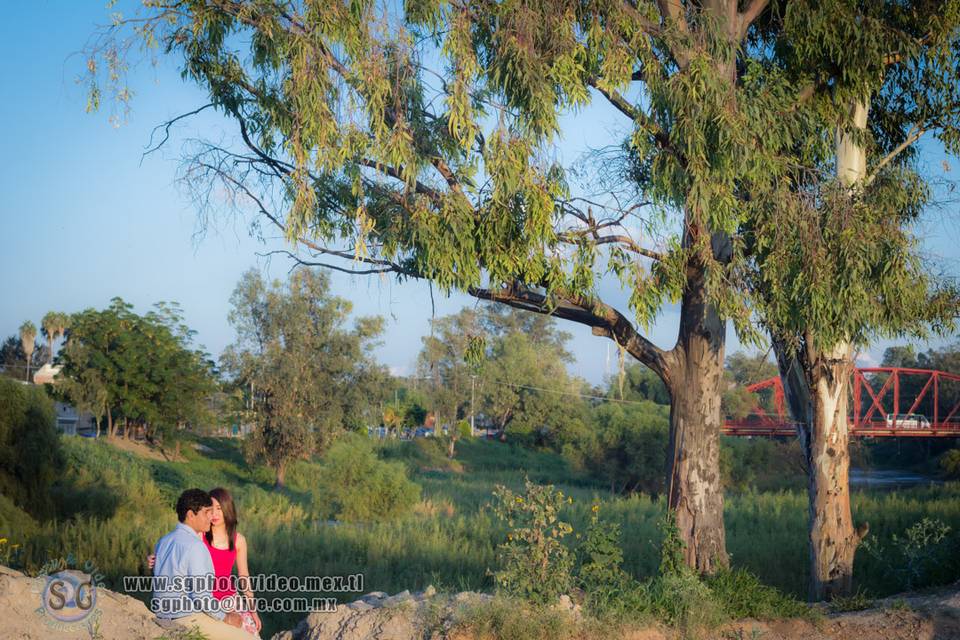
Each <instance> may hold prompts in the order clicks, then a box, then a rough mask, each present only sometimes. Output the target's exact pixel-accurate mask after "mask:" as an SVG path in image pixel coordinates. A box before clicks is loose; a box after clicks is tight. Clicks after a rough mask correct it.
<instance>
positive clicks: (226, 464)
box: [0, 437, 960, 633]
mask: <svg viewBox="0 0 960 640" xmlns="http://www.w3.org/2000/svg"><path fill="white" fill-rule="evenodd" d="M200 442H201V443H202V444H205V445H206V446H208V447H210V448H211V449H212V450H213V451H214V452H213V453H208V454H201V453H198V452H197V451H195V450H194V449H193V448H192V447H190V446H185V447H184V456H185V460H184V461H182V462H168V461H164V460H156V459H148V458H144V457H139V456H136V455H134V454H132V453H129V452H126V451H120V450H118V449H116V448H114V447H112V446H110V445H108V444H106V443H105V442H102V441H100V442H98V441H89V440H84V439H79V438H69V437H64V438H63V445H64V450H65V452H66V455H67V464H66V469H65V470H64V473H63V475H62V477H61V479H60V480H59V481H58V483H57V486H56V492H55V499H56V502H57V505H58V513H59V514H60V517H59V519H58V520H53V521H48V522H44V523H37V522H35V521H33V520H31V519H30V518H29V517H27V516H26V515H25V514H23V513H22V512H20V511H19V510H18V509H16V508H15V507H14V506H13V505H12V504H10V503H9V501H7V500H5V499H3V500H0V537H6V538H7V539H8V544H7V546H6V547H4V548H3V549H0V562H6V563H9V564H14V565H15V566H18V567H20V568H23V569H25V570H27V571H36V570H37V569H38V568H39V567H40V566H41V565H42V564H43V563H44V562H46V561H47V560H49V559H51V558H57V557H62V556H65V555H66V554H68V553H69V554H73V556H74V557H76V558H77V559H80V560H81V561H86V560H90V561H92V562H93V563H94V565H95V566H96V567H97V569H98V570H99V571H100V572H102V573H103V574H104V575H105V576H106V577H107V580H108V586H111V587H112V588H119V577H120V576H123V575H136V574H141V573H145V571H146V567H145V566H144V565H145V561H144V558H145V556H146V555H147V553H149V552H150V549H151V548H152V545H153V543H154V542H155V541H156V539H157V538H158V537H160V536H161V535H163V534H164V533H166V532H167V531H169V530H170V529H171V528H172V527H173V526H174V524H175V521H176V517H175V514H174V512H173V509H172V504H173V501H174V500H175V498H176V496H177V495H178V494H179V492H180V491H181V490H182V489H184V488H187V487H191V486H199V487H202V488H206V489H210V488H212V487H215V486H225V487H227V488H229V489H230V490H231V491H232V492H233V493H234V496H235V499H236V500H237V503H238V506H239V510H240V518H241V521H240V526H239V529H240V531H241V532H243V533H244V534H245V535H246V536H247V538H248V540H249V542H250V546H251V556H250V565H251V570H252V571H253V572H254V573H278V574H283V575H300V576H307V575H339V574H353V573H357V572H362V573H363V574H364V579H365V582H364V587H365V590H367V591H374V590H376V591H386V592H391V593H392V592H398V591H402V590H404V589H410V590H419V589H422V588H424V587H426V586H427V585H429V584H433V585H434V586H436V587H437V588H438V589H441V590H443V589H446V590H465V589H470V590H487V591H490V590H492V589H493V584H492V578H491V577H490V575H489V573H488V570H489V569H492V568H494V564H495V548H496V546H497V544H498V543H499V542H501V541H502V540H503V539H504V536H505V534H506V532H505V530H504V529H503V528H502V527H501V526H500V525H499V523H498V522H497V520H496V518H495V517H494V516H493V514H492V513H491V512H490V510H489V509H487V508H486V507H485V505H486V504H487V503H488V502H489V500H490V498H491V492H492V491H493V489H494V486H495V485H497V484H503V485H507V486H509V487H511V488H513V489H515V490H520V489H521V488H522V486H523V481H524V477H525V475H529V477H530V478H531V479H532V480H534V481H537V482H540V483H553V484H556V485H558V486H559V487H561V488H562V490H563V491H564V493H565V494H567V495H569V496H572V498H573V504H571V505H570V506H569V508H568V510H567V513H566V514H565V517H566V518H567V519H568V520H569V521H570V522H571V523H572V524H573V526H574V529H575V531H582V530H584V529H585V528H586V523H587V522H588V520H589V516H590V509H591V506H592V504H593V503H594V502H595V501H597V500H602V501H603V508H602V514H603V515H604V517H606V518H610V519H615V520H617V521H619V522H620V523H621V524H622V526H623V531H624V536H623V538H624V539H623V543H622V546H623V551H624V560H625V568H626V569H627V570H628V571H629V572H630V573H632V574H633V575H634V576H636V577H638V578H644V577H647V576H651V575H653V574H654V573H655V572H656V570H657V566H658V563H659V559H660V551H659V545H660V536H661V534H660V530H659V529H658V527H657V521H658V519H659V518H660V517H661V515H662V514H663V511H664V506H665V505H664V500H663V498H659V499H650V498H648V497H644V496H633V497H629V498H623V497H616V496H610V495H609V494H608V493H606V492H605V490H604V488H603V487H601V486H599V485H598V484H596V483H594V482H592V481H591V479H590V478H589V477H587V476H585V475H584V474H582V473H578V472H577V471H575V470H572V469H570V468H569V467H568V465H567V463H566V461H565V460H564V459H563V458H562V457H561V456H559V455H554V454H548V453H537V452H534V451H531V450H528V449H523V448H517V447H511V446H509V445H506V444H502V443H496V442H465V443H461V444H460V446H459V453H458V459H457V462H456V463H455V464H453V465H449V464H448V463H447V462H446V460H445V459H444V457H443V456H442V455H441V454H440V450H439V449H433V448H431V447H429V446H428V447H425V448H424V447H423V446H422V445H419V446H418V445H417V444H415V443H390V444H389V445H385V446H384V447H383V448H382V449H381V451H380V454H381V456H382V457H384V458H390V459H397V460H403V461H406V462H407V463H409V465H410V468H411V475H412V477H413V479H414V480H415V481H416V482H417V483H419V484H420V485H421V486H422V488H423V494H422V495H423V499H422V501H421V502H420V503H419V504H418V505H417V507H416V508H415V510H414V512H413V513H412V514H410V515H409V516H406V517H404V518H401V519H399V520H397V521H393V522H389V523H367V524H346V523H330V522H328V521H326V520H324V519H321V518H318V517H317V515H316V514H315V513H314V512H313V508H312V504H313V502H314V500H313V497H314V495H315V494H316V493H318V492H322V491H323V490H324V488H323V487H319V486H315V483H314V482H313V481H312V478H313V477H314V476H315V475H316V472H317V469H318V464H319V463H315V462H310V463H308V462H300V463H298V464H296V465H295V466H294V467H293V468H292V469H291V470H290V471H289V473H288V486H287V488H286V489H285V490H284V491H282V492H276V491H273V490H272V476H271V474H270V473H269V471H268V470H267V469H264V468H253V469H251V468H249V467H248V466H247V465H246V464H245V463H244V461H243V458H242V456H241V454H240V451H239V447H238V443H237V442H235V441H224V440H201V441H200ZM0 498H2V496H0ZM853 508H854V512H855V518H856V520H857V521H858V522H861V521H864V520H865V521H867V522H869V523H870V530H871V534H873V535H875V536H876V540H877V542H878V543H879V544H880V545H882V546H883V548H884V553H883V554H881V557H880V558H879V559H878V558H875V557H873V556H871V555H870V554H868V553H866V552H861V553H859V554H858V557H857V585H858V588H859V589H861V590H863V591H865V592H867V593H868V594H869V595H871V596H881V595H887V594H890V593H894V592H896V591H898V590H901V589H903V588H904V587H905V586H907V585H908V584H913V585H914V586H919V585H922V584H933V583H943V582H948V581H952V580H955V579H957V578H958V577H960V536H958V535H957V532H958V531H960V485H957V484H943V485H937V486H934V487H930V488H917V489H911V490H906V491H898V492H870V493H868V492H863V491H858V492H855V494H854V499H853ZM725 518H726V525H727V546H728V550H729V551H730V554H731V558H732V562H733V565H734V566H735V567H742V568H746V569H748V570H749V571H750V572H752V573H754V574H755V575H756V576H758V577H759V578H760V580H761V581H762V582H764V583H766V584H768V585H771V586H775V587H777V588H779V589H781V590H783V591H784V592H786V593H790V594H795V595H797V596H800V597H802V596H803V595H804V594H805V587H806V581H807V572H806V561H807V546H806V526H807V524H806V498H805V495H804V494H803V492H802V490H801V489H800V488H797V489H791V490H783V491H779V492H763V493H759V492H754V491H746V492H740V493H733V494H730V495H728V496H727V502H726V510H725ZM924 518H935V519H937V520H939V521H942V522H943V523H945V524H946V525H948V526H949V527H951V531H950V533H949V534H948V536H947V538H946V539H945V540H944V541H943V542H941V543H939V544H938V545H927V546H925V547H924V546H922V545H921V546H917V545H914V546H911V545H910V544H905V543H904V542H903V540H904V537H903V536H904V533H905V532H906V531H907V530H908V528H909V527H911V526H912V525H914V524H915V523H918V522H920V521H921V520H923V519H924ZM894 535H896V536H898V540H899V541H900V542H899V546H898V545H897V544H894V543H893V536H894ZM12 544H19V545H21V546H20V547H19V548H18V549H17V550H16V551H14V552H11V545H12ZM914 547H916V548H914ZM4 556H5V557H4ZM904 567H911V568H916V569H917V571H915V572H910V573H909V575H908V573H907V572H906V571H905V570H904ZM134 595H136V594H134ZM140 595H141V597H145V596H146V595H147V594H140ZM352 597H353V596H349V595H347V594H343V595H342V599H345V600H349V599H351V598H352ZM300 617H302V616H301V615H297V614H294V615H286V616H272V617H268V618H267V619H266V621H265V622H266V624H267V629H266V631H267V632H268V633H273V632H274V631H277V630H279V629H283V628H289V627H292V626H293V625H294V624H295V623H296V621H297V620H298V619H299V618H300Z"/></svg>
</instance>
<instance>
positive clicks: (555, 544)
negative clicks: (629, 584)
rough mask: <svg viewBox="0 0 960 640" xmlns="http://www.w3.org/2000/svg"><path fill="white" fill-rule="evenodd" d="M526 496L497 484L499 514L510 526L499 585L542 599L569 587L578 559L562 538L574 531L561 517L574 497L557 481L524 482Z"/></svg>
mask: <svg viewBox="0 0 960 640" xmlns="http://www.w3.org/2000/svg"><path fill="white" fill-rule="evenodd" d="M525 487H526V490H525V491H524V493H523V494H522V495H520V494H516V493H514V492H513V491H511V490H510V489H508V488H506V487H504V486H502V485H497V488H496V489H495V490H494V492H493V496H494V499H495V503H494V505H493V510H494V513H495V514H496V516H497V517H498V518H499V519H500V520H501V521H502V522H505V523H506V524H507V526H508V527H510V530H509V533H508V534H507V540H506V542H504V543H502V544H500V545H499V546H498V547H497V560H498V562H499V565H500V570H499V571H497V572H496V573H495V574H494V578H495V579H496V583H497V586H498V587H499V588H500V589H501V590H502V591H503V592H504V593H506V594H508V595H511V596H516V597H520V598H524V599H526V600H529V601H531V602H533V603H537V604H543V603H547V602H551V601H553V600H555V599H556V598H557V597H558V596H560V595H561V594H564V593H567V592H568V591H569V590H570V586H571V585H572V582H573V579H572V576H571V573H570V571H571V569H572V568H573V559H572V558H571V556H570V552H569V551H568V550H567V547H566V546H565V545H564V544H563V538H564V537H565V536H567V535H568V534H569V533H571V532H572V531H573V527H571V526H570V524H569V523H567V522H564V521H562V520H560V510H561V509H562V508H563V506H564V505H565V504H568V503H570V502H572V499H571V498H565V497H564V495H563V492H562V491H559V490H557V489H554V487H553V485H547V486H541V485H537V484H534V483H533V482H530V479H529V478H528V479H527V480H526V481H525Z"/></svg>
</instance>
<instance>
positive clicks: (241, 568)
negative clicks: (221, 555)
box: [236, 533, 260, 631]
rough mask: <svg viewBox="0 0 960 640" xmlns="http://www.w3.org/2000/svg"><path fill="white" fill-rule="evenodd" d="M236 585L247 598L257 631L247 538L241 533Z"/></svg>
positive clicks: (238, 538)
mask: <svg viewBox="0 0 960 640" xmlns="http://www.w3.org/2000/svg"><path fill="white" fill-rule="evenodd" d="M236 545H237V587H239V588H240V589H242V590H243V596H244V597H245V598H246V599H247V603H248V606H250V607H251V613H252V614H253V619H254V620H255V621H256V623H257V631H259V630H260V616H259V615H257V612H256V611H252V605H253V589H251V588H250V567H249V565H248V564H247V539H246V538H244V537H243V534H241V533H238V534H237V540H236Z"/></svg>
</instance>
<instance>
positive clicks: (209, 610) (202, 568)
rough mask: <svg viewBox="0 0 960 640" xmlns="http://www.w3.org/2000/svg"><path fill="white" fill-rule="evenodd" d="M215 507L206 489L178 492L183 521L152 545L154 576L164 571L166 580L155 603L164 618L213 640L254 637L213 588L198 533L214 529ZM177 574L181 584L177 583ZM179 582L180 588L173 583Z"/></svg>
mask: <svg viewBox="0 0 960 640" xmlns="http://www.w3.org/2000/svg"><path fill="white" fill-rule="evenodd" d="M212 511H213V500H212V499H211V498H210V494H208V493H207V492H206V491H202V490H201V489H187V490H186V491H184V492H183V493H182V494H181V495H180V498H179V499H178V500H177V519H178V520H179V521H180V524H178V525H177V526H176V528H175V529H174V530H173V531H171V532H170V533H168V534H167V535H165V536H163V537H162V538H160V541H159V542H157V546H156V547H155V549H154V555H155V556H156V563H155V564H154V566H153V575H154V576H158V577H160V576H163V577H164V578H166V581H167V583H168V584H167V585H166V588H164V585H163V584H162V583H161V582H160V581H158V583H157V584H155V585H154V586H155V588H156V589H155V590H154V592H153V602H152V603H151V606H152V608H153V610H154V613H156V614H157V617H158V618H159V619H160V621H161V623H162V622H164V621H167V622H171V621H172V622H176V624H178V625H182V626H185V627H187V628H190V627H196V628H197V629H199V631H200V632H201V633H203V634H204V635H205V636H206V637H207V638H209V639H210V640H250V634H248V633H247V632H245V631H243V629H242V628H241V625H242V623H243V622H242V619H241V617H240V614H238V613H236V612H233V611H232V612H230V613H225V612H223V611H221V610H220V608H219V607H217V606H216V601H215V600H214V597H213V594H212V593H211V591H210V588H211V584H210V581H211V580H212V577H213V575H214V572H213V560H211V558H210V552H209V551H207V547H206V546H205V545H204V544H203V542H202V541H201V540H200V536H201V535H203V534H204V533H206V532H207V531H209V530H210V514H211V512H212ZM175 578H178V579H179V580H182V581H183V584H182V585H176V584H174V579H175ZM191 578H192V580H190V579H191ZM179 586H182V588H180V589H176V588H175V587H179Z"/></svg>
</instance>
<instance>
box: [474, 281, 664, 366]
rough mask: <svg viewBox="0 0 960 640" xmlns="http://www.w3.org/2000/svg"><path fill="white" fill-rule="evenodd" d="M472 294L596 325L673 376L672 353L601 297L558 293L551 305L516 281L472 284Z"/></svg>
mask: <svg viewBox="0 0 960 640" xmlns="http://www.w3.org/2000/svg"><path fill="white" fill-rule="evenodd" d="M468 293H469V294H470V295H472V296H473V297H475V298H479V299H481V300H489V301H491V302H499V303H501V304H505V305H507V306H510V307H513V308H515V309H523V310H525V311H531V312H533V313H541V314H544V315H551V316H554V317H557V318H561V319H563V320H570V321H571V322H576V323H578V324H583V325H586V326H588V327H592V330H593V334H594V335H597V336H604V337H608V338H611V339H613V340H614V341H615V342H616V343H617V344H618V345H620V346H622V347H623V348H624V349H626V350H627V351H628V352H629V353H630V355H632V356H633V357H634V358H636V359H637V360H638V361H639V362H641V363H643V364H644V365H646V366H647V367H649V368H650V369H652V370H653V371H654V372H655V373H656V374H657V375H658V376H660V377H661V378H664V379H665V380H666V379H669V375H670V366H669V354H668V353H667V352H665V351H663V350H662V349H660V348H659V347H657V346H656V345H655V344H653V343H652V342H650V341H649V340H648V339H647V338H645V337H643V336H641V335H640V334H639V333H638V332H637V330H636V328H634V326H633V324H631V323H630V321H629V320H627V318H626V317H625V316H624V315H623V314H621V313H620V312H619V311H617V310H616V309H614V308H613V307H611V306H609V305H607V304H605V303H603V302H601V301H599V300H596V299H589V298H586V297H583V296H578V295H574V294H567V293H558V294H556V296H557V298H558V299H559V303H558V304H551V303H550V301H549V300H548V299H547V297H546V296H545V295H543V294H541V293H537V292H535V291H532V290H531V289H530V288H528V287H527V286H525V285H523V284H521V283H514V284H513V285H509V286H505V287H503V288H501V289H499V290H493V289H482V288H479V287H470V289H469V290H468Z"/></svg>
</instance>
